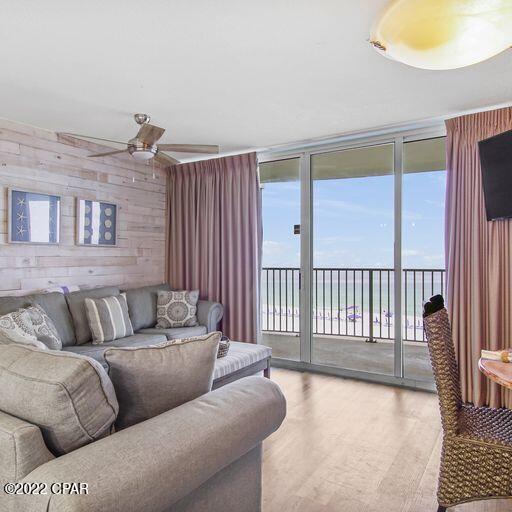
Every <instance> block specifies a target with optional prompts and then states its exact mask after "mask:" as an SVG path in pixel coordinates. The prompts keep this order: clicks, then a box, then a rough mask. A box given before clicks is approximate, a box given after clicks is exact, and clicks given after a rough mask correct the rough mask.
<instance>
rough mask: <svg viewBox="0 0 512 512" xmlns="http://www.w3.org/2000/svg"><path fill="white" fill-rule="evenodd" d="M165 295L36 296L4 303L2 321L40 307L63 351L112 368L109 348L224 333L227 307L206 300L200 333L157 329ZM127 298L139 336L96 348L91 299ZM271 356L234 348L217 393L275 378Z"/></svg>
mask: <svg viewBox="0 0 512 512" xmlns="http://www.w3.org/2000/svg"><path fill="white" fill-rule="evenodd" d="M159 290H170V287H169V285H167V284H160V285H154V286H144V287H141V288H132V289H127V290H121V289H120V288H119V287H116V286H106V287H102V288H92V289H89V290H80V291H77V292H71V293H68V294H66V295H64V294H62V293H58V292H53V293H41V294H32V295H26V296H20V297H18V296H16V297H0V316H1V315H4V314H6V313H10V312H12V311H15V310H16V309H18V308H23V307H27V306H28V305H30V304H32V303H37V304H40V305H41V306H42V307H43V309H44V310H45V311H46V313H47V314H48V316H49V317H50V318H51V319H52V320H53V322H54V323H55V326H56V328H57V330H58V332H59V335H60V337H61V339H62V344H63V348H62V349H63V350H65V351H69V352H73V353H76V354H81V355H84V356H88V357H92V358H94V359H96V360H97V361H99V362H100V363H101V364H102V365H103V366H104V367H106V363H105V360H104V359H103V353H104V352H105V350H106V349H107V348H109V347H128V346H129V347H144V346H147V345H154V344H156V343H160V342H163V341H166V340H170V339H178V338H188V337H192V336H200V335H202V334H206V333H208V332H213V331H216V330H217V329H218V326H219V322H220V321H221V320H222V315H223V311H224V309H223V306H222V304H219V303H217V302H211V301H204V300H200V301H199V302H198V304H197V319H198V324H199V325H197V326H195V327H180V328H174V329H157V328H155V325H156V322H157V319H156V303H157V296H158V291H159ZM122 291H123V292H124V293H126V300H127V302H128V309H129V314H130V319H131V321H132V325H133V330H134V333H135V334H134V335H133V336H128V337H126V338H121V339H118V340H115V341H111V342H107V343H103V344H101V345H93V344H92V341H91V340H92V334H91V331H90V329H89V325H88V321H87V315H86V312H85V302H84V301H85V298H86V297H91V298H102V297H108V296H111V295H118V294H119V293H121V292H122ZM270 357H271V350H270V348H268V347H265V346H262V345H254V344H248V343H238V342H236V341H235V342H232V343H231V347H230V351H229V353H228V356H227V357H224V358H221V359H218V360H217V362H216V366H215V373H214V383H213V387H214V388H218V387H220V386H222V385H224V384H226V383H228V382H232V381H234V380H237V379H239V378H242V377H246V376H249V375H253V374H256V373H258V372H260V371H263V372H265V376H267V377H268V376H270Z"/></svg>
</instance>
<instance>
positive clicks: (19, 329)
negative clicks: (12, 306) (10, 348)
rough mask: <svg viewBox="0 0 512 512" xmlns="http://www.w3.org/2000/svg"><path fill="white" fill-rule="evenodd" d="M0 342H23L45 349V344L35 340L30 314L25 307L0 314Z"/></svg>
mask: <svg viewBox="0 0 512 512" xmlns="http://www.w3.org/2000/svg"><path fill="white" fill-rule="evenodd" d="M0 343H3V344H10V343H24V344H25V345H32V346H34V347H37V348H40V349H43V350H47V347H46V345H45V344H44V343H41V342H40V341H38V340H37V338H36V334H35V330H34V326H33V325H32V320H31V319H30V314H29V312H28V311H27V310H26V309H20V310H18V311H14V312H12V313H9V314H7V315H3V316H0Z"/></svg>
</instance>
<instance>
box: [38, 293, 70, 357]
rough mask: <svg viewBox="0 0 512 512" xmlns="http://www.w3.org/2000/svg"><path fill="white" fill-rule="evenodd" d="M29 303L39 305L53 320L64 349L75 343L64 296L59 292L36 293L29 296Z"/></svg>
mask: <svg viewBox="0 0 512 512" xmlns="http://www.w3.org/2000/svg"><path fill="white" fill-rule="evenodd" d="M28 299H30V302H31V303H36V304H39V305H40V306H41V307H42V308H43V309H44V310H45V312H46V314H47V315H48V316H49V317H50V318H51V319H52V320H53V323H54V324H55V328H56V329H57V332H58V333H59V337H60V339H61V341H62V345H63V346H64V347H69V346H70V345H74V344H75V343H76V339H75V329H74V326H73V319H72V317H71V313H70V311H69V308H68V303H67V302H66V296H65V295H64V294H62V293H60V292H52V293H37V294H35V295H29V296H28Z"/></svg>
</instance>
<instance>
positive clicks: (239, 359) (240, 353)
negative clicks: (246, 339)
mask: <svg viewBox="0 0 512 512" xmlns="http://www.w3.org/2000/svg"><path fill="white" fill-rule="evenodd" d="M271 355H272V349H271V348H270V347H266V346H265V345H257V344H255V343H241V342H239V341H232V342H231V343H230V345H229V352H228V354H227V356H225V357H221V358H220V359H217V362H216V363H215V372H214V375H213V378H214V380H217V379H220V378H221V377H225V376H226V375H229V374H231V373H234V372H236V371H238V370H242V369H243V368H246V367H247V366H250V365H251V364H254V363H257V362H258V361H261V360H263V359H266V358H267V357H270V356H271Z"/></svg>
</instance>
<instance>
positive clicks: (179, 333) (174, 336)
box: [139, 325, 208, 340]
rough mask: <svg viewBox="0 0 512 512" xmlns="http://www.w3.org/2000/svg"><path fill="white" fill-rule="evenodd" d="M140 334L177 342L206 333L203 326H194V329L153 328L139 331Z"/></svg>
mask: <svg viewBox="0 0 512 512" xmlns="http://www.w3.org/2000/svg"><path fill="white" fill-rule="evenodd" d="M139 332H140V333H141V334H163V335H165V336H167V339H168V340H179V339H183V338H191V337H192V336H201V335H203V334H206V333H207V332H208V331H207V329H206V326H204V325H196V326H195V327H173V328H171V329H160V328H159V327H153V328H151V329H141V330H140V331H139Z"/></svg>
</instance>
